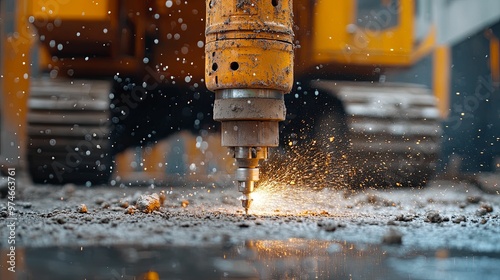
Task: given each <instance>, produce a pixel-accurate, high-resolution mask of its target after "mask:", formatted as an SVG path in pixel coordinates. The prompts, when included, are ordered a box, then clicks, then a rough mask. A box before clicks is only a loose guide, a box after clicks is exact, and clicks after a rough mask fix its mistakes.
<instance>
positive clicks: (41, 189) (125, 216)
mask: <svg viewBox="0 0 500 280" xmlns="http://www.w3.org/2000/svg"><path fill="white" fill-rule="evenodd" d="M154 193H156V194H158V197H160V196H162V195H163V194H164V196H165V201H164V202H163V205H161V207H159V208H157V209H153V208H155V206H156V205H154V204H155V203H157V202H156V200H155V199H157V198H158V197H157V196H156V195H152V194H154ZM238 196H239V193H238V192H237V191H236V189H235V187H233V186H232V185H230V184H229V185H228V184H222V185H214V184H207V185H203V184H200V183H197V184H185V185H183V186H175V187H165V186H154V185H150V186H141V187H139V186H136V187H117V186H114V187H111V186H99V187H90V188H87V187H80V186H74V185H66V186H62V187H61V186H38V185H37V186H34V185H32V184H30V183H29V180H27V179H26V178H22V177H21V178H18V181H17V188H16V196H15V199H14V201H13V202H14V203H15V205H12V204H11V206H13V207H12V208H11V209H9V208H8V206H9V205H8V202H9V201H10V200H9V199H8V197H7V198H3V199H1V200H0V221H1V222H0V223H1V224H3V226H2V227H1V230H0V247H1V252H0V258H1V263H0V269H1V270H2V271H1V272H0V275H1V276H2V277H1V279H472V278H476V279H498V277H499V276H498V275H500V267H499V266H498V263H500V194H498V193H492V194H487V193H484V192H482V191H481V190H480V189H478V188H477V187H476V186H474V185H471V184H466V183H460V182H453V181H434V182H432V183H431V184H430V185H429V186H428V187H426V188H424V189H419V190H416V189H398V190H367V191H360V192H357V193H350V192H345V191H342V190H334V189H322V190H319V191H313V190H309V189H302V188H299V187H297V186H281V185H274V186H270V185H265V186H262V187H261V188H260V189H259V190H258V191H257V192H256V199H255V203H254V205H253V207H252V209H251V211H250V214H249V215H245V214H244V213H243V211H242V209H241V206H240V203H239V201H238V200H237V198H238ZM147 199H152V200H147ZM138 200H139V201H138ZM137 203H139V204H141V203H142V204H141V205H142V206H143V208H141V205H138V207H132V206H133V205H136V204H137ZM82 204H85V207H84V206H83V205H82ZM148 206H151V207H152V208H150V209H149V210H152V211H151V212H150V213H144V212H143V211H141V209H142V210H144V211H147V210H145V209H147V207H148ZM157 206H159V205H157ZM84 208H86V209H84ZM85 210H86V211H85ZM12 223H15V230H14V231H15V249H16V251H15V253H16V273H12V272H9V271H8V270H7V269H8V268H9V264H8V263H7V261H8V260H9V257H8V254H9V252H10V249H11V248H10V246H11V245H12V244H9V243H8V242H9V240H10V239H9V234H10V232H11V231H12V229H9V228H8V225H10V224H12ZM4 277H12V278H4Z"/></svg>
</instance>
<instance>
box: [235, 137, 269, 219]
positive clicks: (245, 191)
mask: <svg viewBox="0 0 500 280" xmlns="http://www.w3.org/2000/svg"><path fill="white" fill-rule="evenodd" d="M266 157H267V149H266V148H248V147H239V148H236V149H235V158H236V164H237V165H238V169H236V173H235V180H236V184H237V186H238V191H240V192H241V193H242V196H241V197H240V200H241V206H243V208H244V209H245V213H246V214H248V210H249V209H250V205H251V204H252V201H253V198H252V192H253V191H254V189H255V182H257V181H259V168H258V166H259V161H260V160H262V159H264V158H266Z"/></svg>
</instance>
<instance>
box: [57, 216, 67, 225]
mask: <svg viewBox="0 0 500 280" xmlns="http://www.w3.org/2000/svg"><path fill="white" fill-rule="evenodd" d="M56 222H57V223H58V224H60V225H64V224H65V223H66V220H65V219H64V218H63V217H58V218H56Z"/></svg>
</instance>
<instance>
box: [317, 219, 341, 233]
mask: <svg viewBox="0 0 500 280" xmlns="http://www.w3.org/2000/svg"><path fill="white" fill-rule="evenodd" d="M318 227H321V228H322V229H323V230H324V231H326V232H334V231H336V230H337V227H338V226H337V224H336V223H334V222H332V221H326V222H322V221H320V222H318Z"/></svg>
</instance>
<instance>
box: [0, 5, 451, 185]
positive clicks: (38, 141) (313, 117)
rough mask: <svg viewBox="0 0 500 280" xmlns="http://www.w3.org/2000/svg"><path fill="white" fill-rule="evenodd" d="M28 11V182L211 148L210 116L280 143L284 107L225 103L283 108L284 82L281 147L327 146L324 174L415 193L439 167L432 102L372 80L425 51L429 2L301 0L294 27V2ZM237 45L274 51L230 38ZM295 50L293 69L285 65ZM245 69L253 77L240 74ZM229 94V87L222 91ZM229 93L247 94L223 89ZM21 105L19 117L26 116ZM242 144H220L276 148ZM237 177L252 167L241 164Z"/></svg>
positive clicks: (103, 177) (415, 91) (95, 179)
mask: <svg viewBox="0 0 500 280" xmlns="http://www.w3.org/2000/svg"><path fill="white" fill-rule="evenodd" d="M23 3H24V4H26V7H25V8H23V9H20V10H18V14H19V18H21V19H26V20H27V22H26V24H27V25H29V26H32V27H35V29H36V30H37V38H38V44H36V45H33V47H34V48H38V50H39V59H38V60H37V61H38V62H37V63H38V66H39V68H40V70H41V71H42V72H43V73H44V74H42V75H41V76H40V77H38V78H36V79H30V80H31V81H32V86H31V91H30V101H29V103H28V104H29V107H30V108H29V111H30V113H29V117H28V123H29V129H28V130H27V132H28V135H29V139H30V140H29V141H28V143H27V155H28V157H27V159H28V161H27V164H28V166H29V171H30V173H31V175H32V178H33V179H34V181H35V182H39V183H66V182H75V183H89V184H92V183H102V182H107V181H108V180H109V178H110V175H111V172H112V171H113V169H112V166H113V158H115V157H120V154H122V153H123V152H124V151H125V150H126V149H127V148H129V147H134V146H139V147H143V148H149V149H150V150H151V145H152V144H154V143H157V142H158V141H159V140H160V139H162V138H164V137H167V136H169V135H171V134H173V133H176V132H177V131H180V130H191V131H195V132H197V131H202V133H205V136H204V137H205V138H206V137H207V134H206V133H208V132H210V131H215V130H216V129H217V125H216V124H214V123H212V122H211V120H212V118H213V117H215V118H216V119H219V120H225V119H226V120H229V122H223V123H222V133H223V141H224V131H227V130H228V129H229V128H228V127H229V126H228V125H233V127H234V123H232V122H231V121H234V120H237V121H241V120H243V121H250V122H251V121H255V120H261V119H263V118H264V119H267V120H272V122H273V128H272V129H271V130H272V131H273V133H274V136H272V137H271V138H273V139H275V138H276V134H277V132H278V131H277V129H278V128H277V127H274V125H275V124H276V123H277V121H279V120H281V119H283V117H285V114H284V111H280V109H276V108H278V107H280V106H281V105H280V104H282V103H280V104H278V103H279V102H280V101H278V103H277V104H276V106H277V107H276V106H274V107H273V106H270V105H269V104H266V105H269V107H268V109H266V110H267V111H266V110H264V111H262V112H261V113H263V114H264V113H265V114H266V116H267V117H262V116H258V117H255V116H250V115H247V116H244V117H241V116H230V115H227V114H226V115H224V113H228V111H227V110H229V109H231V108H233V109H234V108H236V109H234V110H236V111H237V110H238V108H239V107H238V106H236V105H235V106H232V105H234V104H221V102H222V103H224V102H226V101H224V99H227V98H233V99H234V97H238V96H237V95H238V94H240V93H242V92H243V95H245V96H246V95H248V94H250V93H249V91H245V89H248V88H252V89H257V90H258V93H257V95H256V96H257V97H259V98H258V99H254V100H246V101H256V102H259V101H258V100H259V99H260V97H262V96H263V95H262V94H264V95H266V94H267V95H266V96H267V97H266V98H268V99H266V100H267V101H269V100H271V101H273V102H274V100H275V99H276V98H274V97H273V98H270V96H275V94H274V93H273V91H277V92H278V93H279V94H278V95H276V96H278V97H279V98H277V99H276V100H280V99H281V98H283V93H285V92H286V91H288V90H289V89H290V87H291V86H292V84H291V75H292V73H294V76H293V77H294V80H295V82H294V84H293V89H292V93H291V94H288V95H285V97H284V101H285V104H286V107H287V112H286V120H285V122H284V123H283V124H282V125H281V127H280V130H281V135H282V137H281V139H280V140H279V142H280V145H282V146H288V145H289V144H290V145H292V146H297V145H299V144H301V145H312V144H311V143H322V144H324V145H322V146H318V147H319V149H320V150H321V149H323V148H322V147H326V148H325V149H323V150H324V152H326V153H327V154H328V158H330V156H331V158H330V159H329V160H331V161H332V162H330V163H328V164H331V165H332V166H340V163H339V161H342V162H344V161H346V160H347V162H349V166H350V167H349V168H348V171H346V172H345V173H346V174H349V176H347V175H346V177H349V178H348V181H349V182H348V183H349V184H353V185H355V186H378V185H413V186H414V185H422V184H425V183H426V181H427V179H428V178H429V176H430V175H431V174H432V171H433V170H434V167H435V162H436V160H437V154H438V150H439V145H438V140H439V136H440V132H441V131H440V128H439V125H438V123H439V114H438V111H437V108H436V104H435V100H434V98H433V96H432V93H431V92H429V91H428V90H426V89H425V88H422V87H419V86H412V85H389V84H384V83H379V80H383V77H384V73H385V71H386V70H387V69H397V68H405V67H411V66H412V65H414V64H415V63H416V62H417V61H418V60H419V59H421V58H422V57H423V56H425V55H427V54H429V53H430V52H431V51H432V50H433V47H434V46H435V31H434V28H433V26H432V23H431V22H430V21H429V22H425V19H424V20H422V18H420V16H421V14H419V13H417V8H418V7H419V5H424V4H425V3H428V2H427V1H419V0H415V1H412V0H383V1H367V0H358V1H349V0H343V1H327V0H317V1H296V2H295V3H294V4H293V15H294V25H293V27H292V29H291V30H287V29H286V28H285V29H280V28H282V27H283V26H287V25H282V23H283V21H285V22H286V21H288V20H289V19H287V18H286V15H287V14H289V13H291V10H290V9H291V5H290V2H289V1H288V0H269V3H267V2H265V3H262V2H261V1H257V0H245V1H241V0H233V1H226V2H222V0H207V2H206V3H205V2H204V1H179V0H148V1H125V0H123V1H119V0H95V1H86V0H72V1H69V0H49V1H47V0H35V1H26V2H23ZM222 3H226V5H225V6H224V8H225V9H224V10H219V11H218V12H219V14H214V17H210V16H209V17H208V18H207V19H208V22H206V18H205V14H206V10H205V5H208V7H214V9H219V8H220V5H222ZM264 5H265V6H266V9H267V8H269V10H266V9H264ZM267 6H269V7H267ZM208 13H209V15H210V11H208ZM267 13H269V14H267ZM249 15H250V16H265V18H262V22H261V25H260V26H259V25H254V26H249V25H245V23H244V21H242V20H244V19H245V16H249ZM274 16H275V17H274ZM287 24H288V23H287ZM212 25H213V26H212ZM205 26H208V27H209V28H208V29H207V33H206V34H205ZM234 26H236V27H235V28H236V29H234V28H233V27H234ZM212 27H213V28H212ZM228 27H230V29H227V28H228ZM231 28H232V29H231ZM238 30H239V31H238ZM292 32H293V33H294V38H293V40H292V37H291V35H292ZM205 35H207V40H206V42H205ZM241 38H245V39H256V40H255V42H257V41H259V40H261V39H262V40H268V42H265V44H262V43H259V44H256V45H254V44H253V43H249V42H251V40H245V42H236V41H237V40H239V39H241ZM271 39H272V40H274V41H273V42H275V43H269V42H270V41H269V40H271ZM235 40H236V41H235ZM205 44H207V45H206V46H205ZM292 44H293V46H294V49H295V50H294V52H295V63H294V65H290V64H289V62H290V60H289V58H288V57H287V56H288V55H290V54H291V46H292ZM235 47H236V49H234V51H233V48H235ZM205 49H206V50H207V53H206V54H205V52H204V50H205ZM271 54H272V55H271ZM282 54H285V55H284V56H282ZM252 59H254V61H253V62H252V61H251V60H252ZM205 60H206V61H207V70H206V71H207V77H208V78H207V80H205V76H204V73H205ZM262 63H267V64H268V66H269V67H271V68H272V67H275V69H273V71H274V72H272V71H271V72H262V71H267V70H261V69H263V68H259V67H260V66H261V65H262ZM251 65H254V67H255V71H254V72H252V71H251V70H250V69H248V68H245V67H251ZM292 68H293V69H294V72H292ZM287 69H288V70H287ZM35 70H37V69H35ZM12 71H18V70H17V69H15V70H12ZM23 72H24V70H23ZM240 73H241V74H240ZM252 73H255V75H252V76H249V74H252ZM264 74H265V75H273V76H264ZM16 75H21V76H22V74H16ZM32 76H34V75H32V74H30V77H32ZM283 77H284V78H283ZM282 78H283V79H282ZM27 81H28V80H27ZM338 81H348V82H338ZM205 83H208V84H209V86H208V88H209V89H216V90H217V93H216V96H215V97H216V98H217V99H216V100H217V101H216V103H215V108H216V110H215V112H214V113H215V114H218V115H216V116H215V115H213V113H212V109H213V108H212V106H211V103H212V100H213V98H214V96H213V95H211V94H209V93H208V92H207V89H206V88H205ZM270 83H276V85H279V87H273V86H270V85H269V84H270ZM227 84H230V85H231V86H230V87H227V86H223V85H227ZM249 85H251V87H249ZM4 87H5V79H4ZM228 88H230V89H243V90H244V91H241V92H240V91H238V90H236V91H234V90H230V91H231V92H228V91H225V90H224V89H228ZM262 92H264V93H262ZM254 93H255V92H253V93H251V94H254ZM4 96H5V94H4ZM247 97H248V96H246V97H245V98H247ZM231 101H234V100H231ZM238 101H241V100H238ZM21 103H22V104H21ZM21 103H18V104H17V105H16V106H18V110H21V111H23V112H26V111H27V108H26V107H25V106H26V105H25V104H26V103H23V102H21ZM242 106H243V105H242ZM275 107H276V108H275ZM233 109H231V110H233ZM229 113H230V112H229ZM271 115H273V116H274V115H276V116H275V117H273V116H271ZM22 122H23V120H22V119H20V123H22ZM23 125H24V124H23ZM257 130H259V131H260V132H263V131H264V129H260V128H258V129H257ZM198 140H199V139H198ZM198 140H197V141H198ZM203 141H205V140H204V139H201V140H200V143H201V142H203ZM259 141H260V139H259ZM273 141H274V140H273ZM257 142H258V141H257ZM20 143H22V142H20ZM196 143H198V142H196ZM247 144H248V145H247ZM247 144H245V145H242V146H238V145H233V144H227V145H228V146H231V147H237V149H236V150H235V154H236V158H238V154H239V153H240V155H241V158H243V157H246V156H247V155H246V154H248V153H250V154H251V153H252V149H250V150H248V148H257V147H266V148H267V147H268V146H275V145H276V144H278V143H275V142H273V143H267V142H266V143H264V144H262V143H261V144H262V145H261V144H259V143H247ZM283 144H285V145H283ZM313 145H314V144H313ZM243 146H244V147H246V152H244V151H243V150H245V149H240V148H241V147H243ZM238 147H240V148H238ZM239 150H241V151H239ZM259 151H263V150H262V149H261V150H259ZM219 152H220V151H217V153H219ZM220 153H222V152H220ZM255 153H256V154H260V152H259V153H257V149H255ZM262 153H264V152H262ZM214 157H216V156H214ZM258 158H264V156H262V157H261V156H258ZM243 161H244V160H240V163H241V162H243ZM311 162H312V164H319V162H314V159H311ZM239 167H243V168H250V169H252V168H256V167H257V166H256V163H255V162H252V163H251V164H250V163H249V162H246V163H241V164H239ZM340 167H341V166H340ZM340 167H339V168H340ZM353 170H354V171H353ZM244 173H245V172H244ZM238 174H239V173H238ZM252 174H253V175H252ZM252 174H246V173H245V174H240V175H241V176H240V177H241V178H239V179H237V180H238V181H239V182H247V183H248V182H249V181H253V180H254V179H256V178H258V176H257V177H256V176H255V172H254V173H252ZM331 174H332V175H333V174H335V173H334V172H332V173H331ZM243 189H245V188H243ZM244 192H245V191H244Z"/></svg>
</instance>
